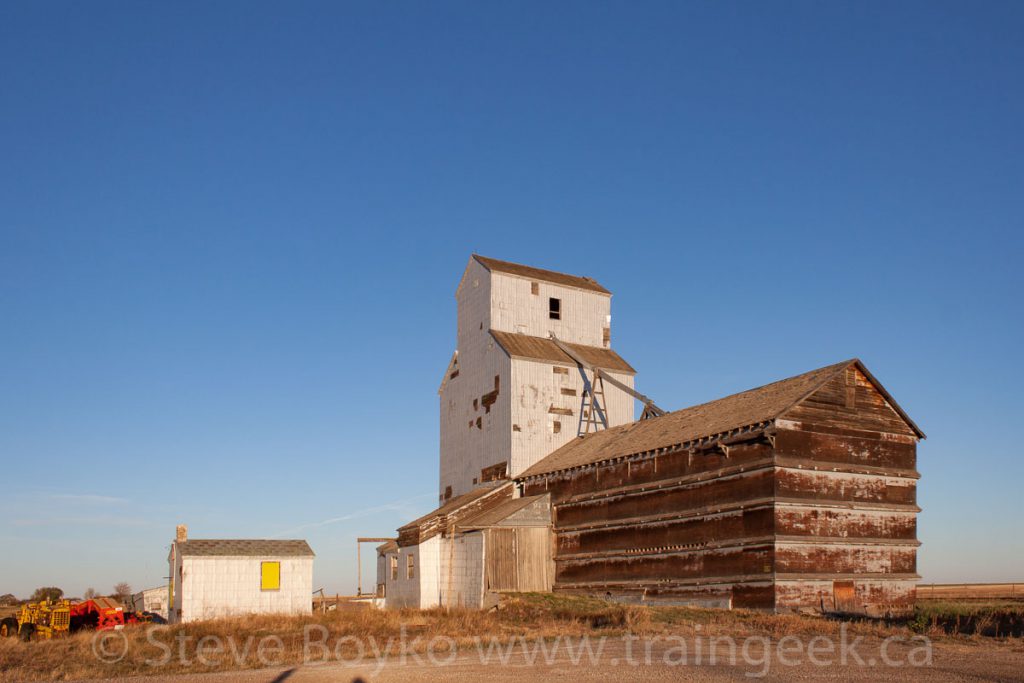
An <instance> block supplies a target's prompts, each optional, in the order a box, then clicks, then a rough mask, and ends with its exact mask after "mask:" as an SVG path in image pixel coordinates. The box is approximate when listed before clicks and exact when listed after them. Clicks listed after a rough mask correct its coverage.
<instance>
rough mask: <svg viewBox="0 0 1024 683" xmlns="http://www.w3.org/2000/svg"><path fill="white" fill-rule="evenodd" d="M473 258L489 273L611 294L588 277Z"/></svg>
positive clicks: (481, 257)
mask: <svg viewBox="0 0 1024 683" xmlns="http://www.w3.org/2000/svg"><path fill="white" fill-rule="evenodd" d="M473 258H474V259H476V260H477V261H479V262H480V265H482V266H483V267H484V268H486V269H487V270H490V271H496V272H499V273H508V274H510V275H518V276H520V277H525V278H529V279H531V280H543V281H544V282H553V283H555V284H556V285H567V286H569V287H576V288H578V289H586V290H590V291H591V292H600V293H601V294H611V292H609V291H608V290H607V289H605V288H604V287H602V286H601V285H599V284H598V283H597V281H596V280H592V279H591V278H589V277H581V276H579V275H568V274H566V273H559V272H556V271H554V270H544V269H543V268H534V267H533V266H524V265H522V264H519V263H510V262H508V261H499V260H498V259H493V258H487V257H486V256H480V255H479V254H473Z"/></svg>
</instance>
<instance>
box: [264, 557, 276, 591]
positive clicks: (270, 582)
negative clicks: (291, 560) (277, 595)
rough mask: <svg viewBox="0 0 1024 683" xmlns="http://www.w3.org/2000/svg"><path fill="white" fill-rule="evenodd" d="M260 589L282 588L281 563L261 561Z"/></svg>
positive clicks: (274, 589)
mask: <svg viewBox="0 0 1024 683" xmlns="http://www.w3.org/2000/svg"><path fill="white" fill-rule="evenodd" d="M260 590H261V591H278V590H281V563H280V562H262V563H260Z"/></svg>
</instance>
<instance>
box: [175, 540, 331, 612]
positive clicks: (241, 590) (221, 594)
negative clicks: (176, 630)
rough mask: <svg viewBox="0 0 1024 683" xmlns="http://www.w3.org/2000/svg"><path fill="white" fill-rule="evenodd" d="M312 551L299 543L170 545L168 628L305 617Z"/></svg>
mask: <svg viewBox="0 0 1024 683" xmlns="http://www.w3.org/2000/svg"><path fill="white" fill-rule="evenodd" d="M313 557H314V555H313V550H312V549H311V548H310V547H309V544H308V543H306V541H302V540H273V539H267V540H264V539H194V540H188V539H187V536H186V532H185V530H184V528H183V527H179V528H178V537H177V539H176V540H175V541H174V543H173V544H172V545H171V552H170V555H169V557H168V561H169V563H170V570H171V577H172V578H171V594H172V596H173V609H171V611H170V614H169V615H168V621H170V622H171V623H180V622H188V621H200V620H205V619H218V618H223V617H231V616H240V615H247V614H310V613H311V612H312V611H313Z"/></svg>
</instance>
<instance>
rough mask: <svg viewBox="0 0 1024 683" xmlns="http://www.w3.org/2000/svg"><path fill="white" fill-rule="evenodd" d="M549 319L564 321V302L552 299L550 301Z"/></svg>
mask: <svg viewBox="0 0 1024 683" xmlns="http://www.w3.org/2000/svg"><path fill="white" fill-rule="evenodd" d="M548 317H549V318H551V319H552V320H561V319H562V300H561V299H556V298H555V297H551V298H550V299H548Z"/></svg>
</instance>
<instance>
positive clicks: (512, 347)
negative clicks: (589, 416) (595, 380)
mask: <svg viewBox="0 0 1024 683" xmlns="http://www.w3.org/2000/svg"><path fill="white" fill-rule="evenodd" d="M491 336H492V337H494V340H495V341H496V342H498V344H499V345H500V346H501V348H502V349H504V350H505V353H507V354H508V355H509V356H511V357H513V358H528V359H530V360H539V361H545V362H549V363H561V364H563V365H571V366H575V365H576V361H574V360H573V359H572V358H570V357H569V356H568V354H566V353H565V351H562V349H560V348H558V345H557V344H555V342H554V341H552V340H550V339H545V338H544V337H533V336H531V335H528V334H518V333H512V332H499V331H498V330H491ZM566 346H568V347H570V348H571V349H572V350H573V351H575V352H576V353H578V354H579V355H580V356H581V357H582V358H583V360H585V361H587V362H588V363H590V364H591V365H594V366H596V367H599V368H601V369H603V370H612V371H615V372H622V373H626V374H628V375H635V374H636V370H634V369H633V367H632V366H631V365H630V364H629V363H627V362H626V361H625V360H623V358H622V356H620V355H619V354H617V353H615V352H614V351H612V350H611V349H602V348H599V347H596V346H584V345H582V344H566Z"/></svg>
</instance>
